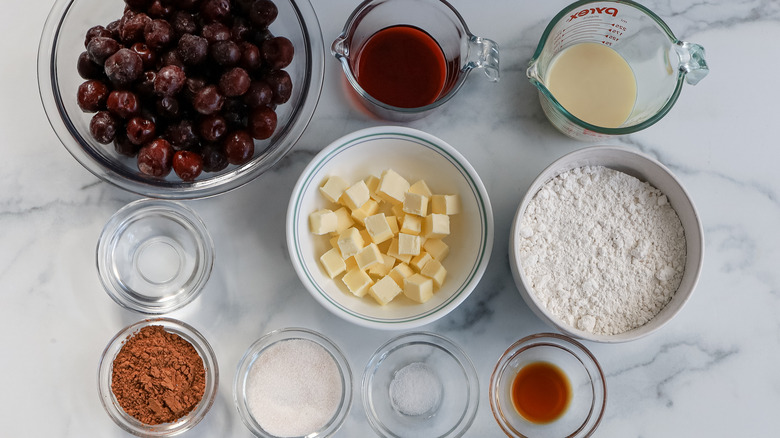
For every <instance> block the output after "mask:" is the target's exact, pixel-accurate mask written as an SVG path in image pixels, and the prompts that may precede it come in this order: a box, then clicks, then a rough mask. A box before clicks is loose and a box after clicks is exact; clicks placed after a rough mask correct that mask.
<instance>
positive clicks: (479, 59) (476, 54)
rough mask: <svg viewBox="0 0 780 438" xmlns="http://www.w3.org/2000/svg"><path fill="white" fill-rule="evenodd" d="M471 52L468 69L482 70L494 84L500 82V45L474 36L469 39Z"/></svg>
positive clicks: (467, 60) (468, 58)
mask: <svg viewBox="0 0 780 438" xmlns="http://www.w3.org/2000/svg"><path fill="white" fill-rule="evenodd" d="M468 46H469V51H468V57H467V59H466V67H467V68H469V69H471V68H482V69H484V70H485V76H487V77H488V79H490V80H491V81H492V82H498V79H499V72H498V43H496V42H495V41H493V40H490V39H487V38H482V37H478V36H474V35H472V36H471V38H469V44H468Z"/></svg>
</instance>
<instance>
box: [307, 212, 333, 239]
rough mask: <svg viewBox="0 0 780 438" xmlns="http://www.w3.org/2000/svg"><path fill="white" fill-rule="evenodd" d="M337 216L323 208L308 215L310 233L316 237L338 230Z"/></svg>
mask: <svg viewBox="0 0 780 438" xmlns="http://www.w3.org/2000/svg"><path fill="white" fill-rule="evenodd" d="M338 222H339V219H338V216H336V213H334V212H332V211H330V210H328V209H327V208H323V209H322V210H317V211H315V212H314V213H312V214H310V215H309V228H311V232H312V233H314V234H317V235H320V236H321V235H323V234H328V233H332V232H334V231H336V229H337V228H338Z"/></svg>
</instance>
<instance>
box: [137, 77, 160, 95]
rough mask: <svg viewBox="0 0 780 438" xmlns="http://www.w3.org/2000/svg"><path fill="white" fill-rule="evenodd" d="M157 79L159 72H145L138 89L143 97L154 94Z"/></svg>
mask: <svg viewBox="0 0 780 438" xmlns="http://www.w3.org/2000/svg"><path fill="white" fill-rule="evenodd" d="M155 79H157V72H155V71H152V70H148V71H145V72H143V74H142V75H141V79H140V80H139V81H138V84H137V86H136V91H137V92H138V94H139V95H140V96H141V97H144V98H145V97H151V96H154V80H155Z"/></svg>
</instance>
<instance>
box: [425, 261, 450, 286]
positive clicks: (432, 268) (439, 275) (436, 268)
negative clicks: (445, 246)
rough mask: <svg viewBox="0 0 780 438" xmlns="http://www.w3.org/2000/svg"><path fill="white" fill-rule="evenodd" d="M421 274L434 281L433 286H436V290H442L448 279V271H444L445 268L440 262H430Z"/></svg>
mask: <svg viewBox="0 0 780 438" xmlns="http://www.w3.org/2000/svg"><path fill="white" fill-rule="evenodd" d="M420 274H422V275H424V276H426V277H428V278H430V279H431V280H433V285H434V286H436V289H440V288H441V285H442V284H444V279H445V278H446V277H447V270H446V269H444V266H442V265H441V262H439V261H438V260H430V261H429V262H428V263H426V264H425V266H423V268H422V270H421V271H420Z"/></svg>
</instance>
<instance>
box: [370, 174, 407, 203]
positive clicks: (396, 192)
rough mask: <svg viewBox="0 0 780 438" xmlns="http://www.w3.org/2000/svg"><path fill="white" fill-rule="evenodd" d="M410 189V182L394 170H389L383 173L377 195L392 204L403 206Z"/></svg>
mask: <svg viewBox="0 0 780 438" xmlns="http://www.w3.org/2000/svg"><path fill="white" fill-rule="evenodd" d="M409 187H410V186H409V181H407V180H405V179H404V177H402V176H401V175H399V174H398V173H396V172H395V171H394V170H393V169H387V170H385V171H384V172H382V178H381V179H380V180H379V187H378V188H377V191H376V194H377V196H379V197H380V198H382V199H383V200H385V201H387V202H389V203H391V204H401V203H403V202H404V195H405V194H406V192H408V191H409Z"/></svg>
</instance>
